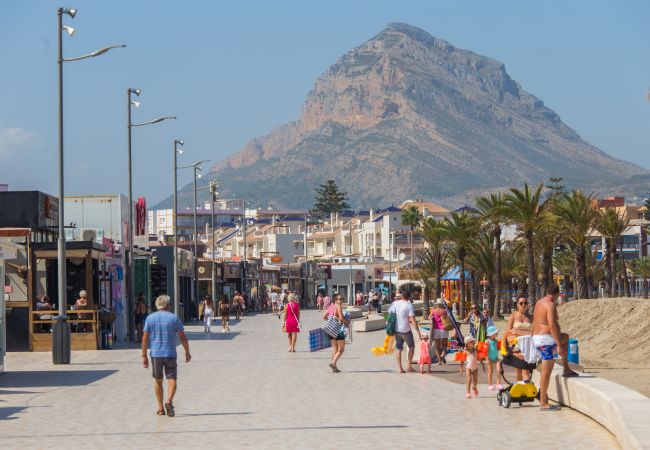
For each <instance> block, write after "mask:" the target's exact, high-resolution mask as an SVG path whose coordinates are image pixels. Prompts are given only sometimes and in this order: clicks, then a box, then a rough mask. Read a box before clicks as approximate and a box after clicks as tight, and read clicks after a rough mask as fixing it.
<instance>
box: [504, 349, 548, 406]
mask: <svg viewBox="0 0 650 450" xmlns="http://www.w3.org/2000/svg"><path fill="white" fill-rule="evenodd" d="M503 342H504V344H505V352H506V354H505V356H504V357H503V359H502V360H501V377H503V381H505V382H506V386H505V387H504V388H503V389H500V390H499V392H498V393H497V401H498V402H499V404H500V405H501V406H503V407H504V408H510V405H511V404H512V402H517V403H519V406H521V404H522V403H524V402H532V401H535V400H539V390H538V389H537V386H535V383H533V382H532V381H530V380H524V381H517V382H515V383H514V384H513V383H511V382H510V381H508V379H507V378H506V377H505V374H504V373H503V372H504V371H503V366H504V364H505V365H506V366H510V367H514V368H515V369H521V370H527V371H529V372H531V373H532V371H533V370H535V368H536V367H537V362H536V361H535V362H534V363H528V362H527V361H525V360H524V359H521V358H518V357H517V356H515V355H514V354H513V349H512V347H510V345H509V344H508V339H504V340H503Z"/></svg>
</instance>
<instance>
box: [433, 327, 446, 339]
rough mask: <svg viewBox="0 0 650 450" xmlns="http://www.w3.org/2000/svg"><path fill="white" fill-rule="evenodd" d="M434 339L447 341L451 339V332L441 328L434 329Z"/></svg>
mask: <svg viewBox="0 0 650 450" xmlns="http://www.w3.org/2000/svg"><path fill="white" fill-rule="evenodd" d="M432 331H433V338H434V339H447V338H449V331H447V330H441V329H440V328H434V329H433V330H432Z"/></svg>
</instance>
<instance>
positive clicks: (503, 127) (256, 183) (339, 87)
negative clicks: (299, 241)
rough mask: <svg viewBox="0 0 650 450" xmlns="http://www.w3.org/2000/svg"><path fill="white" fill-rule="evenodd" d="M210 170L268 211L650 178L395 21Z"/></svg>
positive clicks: (463, 56) (501, 79)
mask: <svg viewBox="0 0 650 450" xmlns="http://www.w3.org/2000/svg"><path fill="white" fill-rule="evenodd" d="M211 170H212V171H213V172H214V175H216V177H217V178H218V180H219V182H220V185H221V186H222V190H223V195H224V196H226V197H228V196H230V195H233V194H236V195H237V196H238V197H243V198H246V199H248V200H250V201H251V202H252V203H253V204H256V205H260V206H266V205H268V204H271V205H272V206H275V207H288V206H291V207H309V206H311V205H312V204H313V194H314V191H313V188H314V187H315V186H317V185H318V184H320V183H322V182H323V180H325V179H327V178H334V179H336V180H337V182H338V184H339V186H340V187H341V188H342V189H343V190H345V191H347V192H348V194H349V197H350V202H351V204H352V206H354V207H371V206H378V205H387V204H391V203H399V202H401V201H402V200H404V199H406V198H429V199H434V200H437V201H440V202H442V203H445V204H457V203H461V202H463V201H464V200H467V199H469V200H471V199H472V198H473V196H474V195H475V193H478V192H483V191H485V190H493V189H500V188H506V187H510V186H521V185H522V184H523V183H524V182H528V183H533V184H536V183H539V182H542V181H545V180H546V179H548V178H549V177H550V176H559V177H562V178H564V180H565V184H566V185H567V186H568V187H584V188H587V189H595V190H597V191H600V190H601V189H600V188H601V187H606V186H610V187H611V188H613V189H616V186H617V185H619V186H620V185H626V186H628V187H629V188H630V189H631V190H634V191H638V190H639V189H641V188H642V186H643V182H642V181H640V180H644V179H647V178H648V177H649V176H650V172H649V171H647V170H645V169H643V168H641V167H638V166H636V165H634V164H631V163H628V162H626V161H622V160H619V159H616V158H613V157H612V156H610V155H608V154H606V153H604V152H602V151H601V150H599V149H598V148H596V147H594V146H593V145H591V144H589V143H588V142H586V141H584V140H583V139H581V138H580V136H579V135H578V133H576V132H575V131H574V130H573V129H571V128H570V127H569V126H567V125H565V124H564V123H563V122H562V120H561V119H560V118H559V117H558V115H557V114H556V113H555V112H553V111H552V110H551V109H549V108H547V107H546V106H544V102H542V101H541V100H540V99H538V98H537V97H535V96H534V95H532V94H530V93H528V92H526V91H525V90H523V89H522V88H521V86H520V85H519V84H518V83H517V82H516V81H514V80H513V79H512V78H510V76H509V75H508V73H507V72H506V69H505V66H504V65H503V63H501V62H499V61H495V60H493V59H490V58H487V57H485V56H481V55H477V54H476V53H473V52H471V51H467V50H462V49H458V48H456V47H454V46H453V45H451V44H449V43H448V42H446V41H443V40H441V39H437V38H435V37H433V36H431V35H430V34H428V33H427V32H425V31H423V30H421V29H419V28H415V27H412V26H410V25H406V24H402V23H393V24H390V25H388V26H387V27H386V29H384V30H383V31H381V32H380V33H379V34H378V35H377V36H375V37H374V38H372V39H370V40H369V41H367V42H365V43H364V44H362V45H360V46H359V47H357V48H355V49H353V50H351V51H349V52H348V53H346V54H345V55H343V56H342V57H341V58H340V59H339V60H338V61H337V62H336V63H334V64H333V65H332V66H331V67H330V68H329V69H327V71H326V72H325V73H323V74H322V75H321V76H320V77H319V78H318V79H317V80H316V83H315V85H314V87H313V89H312V90H311V91H310V92H309V94H308V95H307V99H306V101H305V104H304V106H303V110H302V114H301V116H300V118H299V119H298V120H297V121H296V122H291V123H288V124H286V125H282V126H280V127H278V128H276V129H275V130H273V131H272V132H270V133H269V134H268V135H266V136H264V137H261V138H256V139H253V140H252V141H250V142H249V143H248V144H247V145H246V147H244V148H243V149H241V150H240V151H238V152H237V153H234V154H233V155H231V156H230V157H228V158H226V159H224V160H222V161H220V162H218V163H217V164H215V165H214V166H213V167H212V169H211ZM629 177H637V179H636V180H635V181H631V182H630V184H626V182H625V181H624V180H625V179H627V178H629ZM190 188H191V187H190V186H188V187H186V188H185V190H187V189H190ZM186 195H187V194H185V195H184V196H183V198H184V199H185V198H187V199H189V198H190V197H191V196H187V197H186ZM203 195H205V193H203ZM183 201H185V200H183ZM164 203H167V204H169V202H164Z"/></svg>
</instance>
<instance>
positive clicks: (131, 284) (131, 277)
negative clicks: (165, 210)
mask: <svg viewBox="0 0 650 450" xmlns="http://www.w3.org/2000/svg"><path fill="white" fill-rule="evenodd" d="M126 97H127V98H126V105H127V124H126V128H127V130H128V160H129V161H128V164H129V169H128V172H129V203H128V206H129V219H128V220H129V254H128V257H127V260H126V264H127V273H128V289H127V292H128V295H127V297H126V304H127V307H126V311H127V314H128V319H127V324H128V328H129V339H130V340H133V338H134V337H133V329H134V323H133V319H134V317H133V299H134V298H135V272H134V270H133V173H132V171H131V89H127V91H126Z"/></svg>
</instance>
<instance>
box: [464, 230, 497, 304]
mask: <svg viewBox="0 0 650 450" xmlns="http://www.w3.org/2000/svg"><path fill="white" fill-rule="evenodd" d="M493 243H494V236H493V234H492V233H486V232H482V233H479V235H478V236H477V237H476V238H475V240H474V242H473V243H472V245H471V246H470V247H469V249H468V253H467V260H466V264H467V266H468V267H469V269H470V272H471V273H473V274H474V276H473V287H474V289H475V290H474V293H476V292H477V291H478V289H479V280H480V279H481V278H482V277H485V279H487V280H493V279H494V275H495V258H494V248H493ZM488 286H489V288H488V289H489V294H488V302H489V303H490V304H493V303H494V285H493V284H492V283H491V282H490V283H489V284H488ZM475 303H477V302H476V301H475ZM492 311H494V310H493V309H492Z"/></svg>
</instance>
